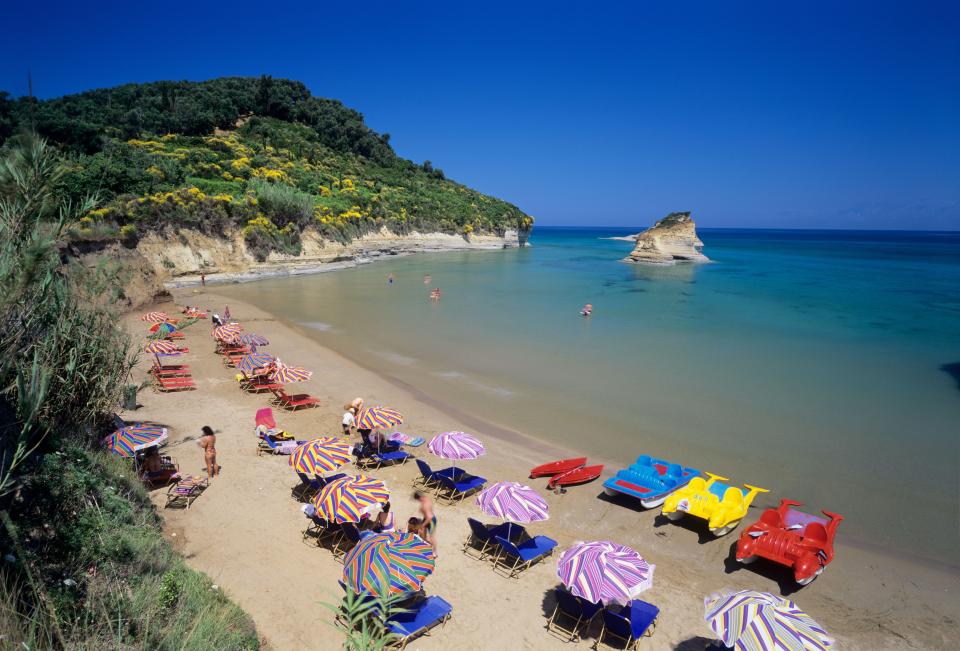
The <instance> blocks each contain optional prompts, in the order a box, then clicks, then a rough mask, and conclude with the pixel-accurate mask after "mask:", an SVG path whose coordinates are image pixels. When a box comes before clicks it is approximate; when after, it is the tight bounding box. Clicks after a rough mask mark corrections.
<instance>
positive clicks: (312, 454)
mask: <svg viewBox="0 0 960 651" xmlns="http://www.w3.org/2000/svg"><path fill="white" fill-rule="evenodd" d="M352 450H353V444H352V443H350V442H349V441H346V440H344V439H337V438H333V437H323V438H319V439H315V440H313V441H307V442H306V443H304V444H303V445H300V446H298V447H297V449H295V450H294V451H293V454H291V455H290V467H291V468H293V469H294V470H295V471H296V472H302V473H303V474H305V475H322V474H323V473H325V472H330V471H331V470H336V469H337V468H339V467H341V466H343V465H345V464H347V463H348V462H349V461H350V460H351V459H352V458H353V455H352V454H351V451H352Z"/></svg>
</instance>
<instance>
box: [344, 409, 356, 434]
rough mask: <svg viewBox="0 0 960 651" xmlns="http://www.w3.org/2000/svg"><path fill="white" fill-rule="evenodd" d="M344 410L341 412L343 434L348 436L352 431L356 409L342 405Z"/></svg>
mask: <svg viewBox="0 0 960 651" xmlns="http://www.w3.org/2000/svg"><path fill="white" fill-rule="evenodd" d="M344 409H346V411H345V412H343V420H342V421H341V422H342V423H343V435H344V436H350V434H352V433H353V426H354V423H356V415H357V411H356V410H355V409H354V408H353V407H352V406H350V405H344Z"/></svg>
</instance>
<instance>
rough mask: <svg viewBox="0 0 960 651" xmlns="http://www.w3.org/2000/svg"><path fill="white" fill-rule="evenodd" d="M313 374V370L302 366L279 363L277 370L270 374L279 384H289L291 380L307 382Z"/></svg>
mask: <svg viewBox="0 0 960 651" xmlns="http://www.w3.org/2000/svg"><path fill="white" fill-rule="evenodd" d="M312 375H313V371H308V370H307V369H305V368H303V367H302V366H287V365H286V364H278V365H277V370H275V371H274V372H273V373H271V374H270V379H271V380H272V381H273V382H276V383H278V384H287V383H290V382H306V381H307V380H309V379H310V377H311V376H312Z"/></svg>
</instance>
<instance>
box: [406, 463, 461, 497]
mask: <svg viewBox="0 0 960 651" xmlns="http://www.w3.org/2000/svg"><path fill="white" fill-rule="evenodd" d="M416 461H417V468H419V469H420V476H419V477H415V478H414V480H413V485H414V486H415V487H416V486H420V487H421V488H425V489H428V490H433V491H436V489H437V488H439V486H440V478H441V477H446V478H448V479H456V478H458V477H460V476H461V475H464V474H466V473H465V472H464V470H463V469H462V468H454V467H450V468H444V469H443V470H433V469H431V468H430V464H428V463H427V462H426V461H424V460H423V459H417V460H416Z"/></svg>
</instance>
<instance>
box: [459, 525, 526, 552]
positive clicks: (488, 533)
mask: <svg viewBox="0 0 960 651" xmlns="http://www.w3.org/2000/svg"><path fill="white" fill-rule="evenodd" d="M467 524H468V525H470V536H469V537H468V538H467V541H466V542H465V543H463V553H464V554H467V555H468V556H469V555H470V554H469V551H470V550H471V549H472V550H473V551H475V552H479V554H480V556H478V558H479V559H480V560H483V559H484V557H485V556H487V555H489V556H490V558H492V559H494V558H495V557H496V555H497V554H498V553H499V550H500V548H499V546H498V545H497V542H496V540H494V538H495V537H496V536H502V537H503V538H507V539H508V540H511V541H513V542H514V543H516V542H519V540H520V539H521V538H522V537H525V536H526V533H527V532H526V530H525V529H524V528H523V527H521V526H520V525H512V526H511V525H510V523H509V522H505V523H504V524H501V525H498V526H496V527H489V526H487V525H485V524H483V523H482V522H479V521H478V520H474V519H473V518H467Z"/></svg>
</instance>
